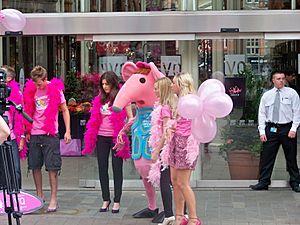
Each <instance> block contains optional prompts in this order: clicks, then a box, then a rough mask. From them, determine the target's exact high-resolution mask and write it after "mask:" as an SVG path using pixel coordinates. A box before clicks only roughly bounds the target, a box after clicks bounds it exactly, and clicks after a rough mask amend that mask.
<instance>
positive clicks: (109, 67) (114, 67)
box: [99, 56, 127, 77]
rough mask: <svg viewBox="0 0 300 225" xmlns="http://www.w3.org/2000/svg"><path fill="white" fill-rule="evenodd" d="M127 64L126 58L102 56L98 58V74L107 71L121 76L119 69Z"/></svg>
mask: <svg viewBox="0 0 300 225" xmlns="http://www.w3.org/2000/svg"><path fill="white" fill-rule="evenodd" d="M125 62H127V57H126V56H103V57H100V58H99V70H100V71H99V73H100V74H103V73H105V72H107V71H114V72H115V73H116V74H117V75H118V76H120V77H121V76H122V74H121V69H122V66H123V65H124V63H125Z"/></svg>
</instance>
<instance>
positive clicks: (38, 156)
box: [28, 135, 61, 171]
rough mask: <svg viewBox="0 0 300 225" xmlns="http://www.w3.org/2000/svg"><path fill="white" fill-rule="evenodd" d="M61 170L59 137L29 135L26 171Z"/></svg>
mask: <svg viewBox="0 0 300 225" xmlns="http://www.w3.org/2000/svg"><path fill="white" fill-rule="evenodd" d="M44 163H45V169H46V170H47V171H48V170H55V171H58V170H61V155H60V144H59V136H58V135H57V136H49V135H31V136H30V142H29V154H28V169H29V170H34V169H41V168H42V166H43V164H44Z"/></svg>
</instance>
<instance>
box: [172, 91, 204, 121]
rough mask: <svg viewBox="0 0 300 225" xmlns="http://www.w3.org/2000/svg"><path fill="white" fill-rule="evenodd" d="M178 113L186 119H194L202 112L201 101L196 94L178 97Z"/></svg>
mask: <svg viewBox="0 0 300 225" xmlns="http://www.w3.org/2000/svg"><path fill="white" fill-rule="evenodd" d="M177 111H178V114H179V115H180V116H182V117H184V118H187V119H194V118H195V117H197V116H198V115H199V114H201V112H202V103H201V101H200V98H199V97H198V96H197V95H192V94H189V95H185V96H182V97H180V98H179V100H178V104H177Z"/></svg>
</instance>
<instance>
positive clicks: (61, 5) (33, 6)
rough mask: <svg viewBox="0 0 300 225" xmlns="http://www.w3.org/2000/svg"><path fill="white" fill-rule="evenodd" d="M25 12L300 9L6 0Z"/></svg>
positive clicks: (230, 1) (250, 3)
mask: <svg viewBox="0 0 300 225" xmlns="http://www.w3.org/2000/svg"><path fill="white" fill-rule="evenodd" d="M2 7H3V8H18V9H19V10H20V11H22V12H24V13H54V12H139V11H181V10H183V11H186V10H192V11H194V10H256V9H262V10H288V9H300V2H299V1H298V0H239V1H237V0H222V1H221V0H88V1H83V0H44V1H21V0H16V1H5V0H3V1H2Z"/></svg>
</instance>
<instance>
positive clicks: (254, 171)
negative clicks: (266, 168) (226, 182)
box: [226, 150, 259, 180]
mask: <svg viewBox="0 0 300 225" xmlns="http://www.w3.org/2000/svg"><path fill="white" fill-rule="evenodd" d="M226 153H227V160H228V167H229V173H230V176H231V179H232V180H257V178H258V174H259V157H255V156H253V155H251V154H250V153H249V151H247V150H234V151H228V152H226Z"/></svg>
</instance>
